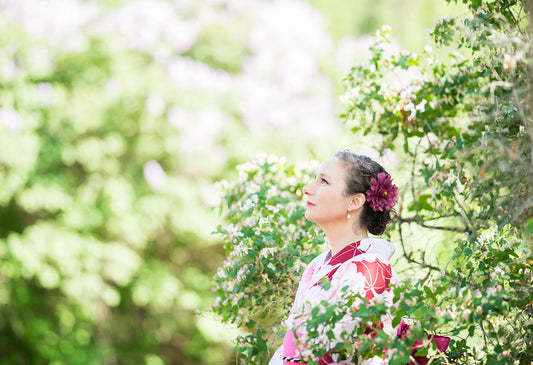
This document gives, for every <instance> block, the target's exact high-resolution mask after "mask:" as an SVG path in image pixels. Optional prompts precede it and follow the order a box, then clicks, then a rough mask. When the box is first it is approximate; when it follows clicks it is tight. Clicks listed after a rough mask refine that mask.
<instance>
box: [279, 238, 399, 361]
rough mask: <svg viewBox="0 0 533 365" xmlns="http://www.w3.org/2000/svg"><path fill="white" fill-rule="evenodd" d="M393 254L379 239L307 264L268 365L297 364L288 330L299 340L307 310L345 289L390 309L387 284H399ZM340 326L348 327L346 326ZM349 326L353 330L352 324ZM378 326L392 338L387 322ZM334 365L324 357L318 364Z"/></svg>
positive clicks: (334, 298)
mask: <svg viewBox="0 0 533 365" xmlns="http://www.w3.org/2000/svg"><path fill="white" fill-rule="evenodd" d="M394 251H395V249H394V246H393V245H392V244H391V243H389V242H387V241H385V240H383V239H379V238H366V239H363V240H361V241H358V242H354V243H352V244H350V245H348V246H346V247H344V248H343V249H342V250H341V251H339V252H338V253H337V254H335V255H334V256H333V257H332V255H331V250H329V251H326V252H324V253H322V254H320V255H319V256H317V257H316V258H315V259H314V260H313V261H311V263H310V264H309V265H308V266H307V267H306V269H305V271H304V273H303V275H302V278H301V279H300V283H299V285H298V291H297V293H296V297H295V299H294V304H293V306H292V309H291V312H290V314H289V318H288V320H287V325H288V327H289V330H288V331H287V332H286V334H285V337H284V339H283V345H282V346H281V347H280V348H279V349H278V350H277V351H276V352H275V354H274V356H273V357H272V359H271V360H270V363H269V365H289V364H294V363H295V362H296V363H302V362H300V361H298V360H300V359H301V357H300V354H299V349H298V347H297V346H296V342H297V339H296V338H295V336H294V332H293V330H292V329H295V330H296V334H297V336H298V337H301V336H302V332H303V331H305V330H304V328H305V323H304V322H305V317H306V316H305V314H306V313H308V314H310V311H311V308H313V307H314V306H316V305H317V304H319V303H320V302H321V301H322V300H326V301H329V302H331V303H333V302H336V301H338V300H339V299H340V296H341V294H342V288H344V287H346V286H348V287H349V290H351V291H353V292H355V293H359V294H360V295H361V296H362V297H364V298H366V299H372V298H376V299H378V300H382V301H385V302H386V303H388V304H389V305H391V304H392V293H391V291H390V289H389V284H399V283H400V279H399V278H398V275H396V273H395V272H394V270H393V269H392V267H391V265H390V263H389V259H390V257H391V256H392V255H393V254H394ZM325 280H327V281H329V282H330V286H329V289H328V290H326V289H324V287H323V286H322V285H320V283H322V282H323V281H325ZM302 313H303V314H304V315H303V316H302V315H301V314H302ZM351 321H352V322H353V320H351ZM344 325H350V323H345V324H344ZM352 325H353V326H355V324H352ZM382 325H383V330H384V331H385V332H387V333H389V334H390V336H395V335H396V331H395V330H394V329H393V328H392V321H391V320H385V321H384V323H382ZM299 328H300V329H299ZM282 357H285V358H289V361H286V360H282ZM291 360H292V361H291ZM295 360H296V361H295ZM336 363H337V362H336V361H335V355H331V356H329V355H327V354H326V355H324V357H322V359H320V360H319V364H321V365H325V364H336Z"/></svg>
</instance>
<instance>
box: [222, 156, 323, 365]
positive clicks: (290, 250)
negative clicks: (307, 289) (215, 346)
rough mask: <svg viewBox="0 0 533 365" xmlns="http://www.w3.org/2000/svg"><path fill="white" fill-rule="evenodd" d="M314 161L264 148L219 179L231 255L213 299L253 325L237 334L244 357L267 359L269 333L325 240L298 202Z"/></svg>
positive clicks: (229, 315)
mask: <svg viewBox="0 0 533 365" xmlns="http://www.w3.org/2000/svg"><path fill="white" fill-rule="evenodd" d="M313 169H315V170H316V164H315V163H309V164H304V165H298V166H294V165H289V164H287V162H286V161H285V160H284V159H278V158H276V157H274V156H260V157H258V159H257V160H254V161H251V162H248V163H246V164H244V165H241V166H239V167H238V170H239V178H238V179H237V181H235V182H233V183H228V182H225V181H222V182H219V183H218V186H219V188H220V189H221V191H222V192H223V195H222V202H221V205H222V206H221V208H222V209H224V211H225V212H226V217H227V220H228V223H229V224H228V225H226V226H219V227H218V229H217V232H218V233H219V234H221V236H222V238H223V240H224V242H225V246H226V254H227V257H226V260H225V261H224V264H223V265H222V267H221V268H220V269H219V270H218V272H217V274H216V276H215V279H214V290H215V291H216V293H217V295H218V296H217V300H216V303H215V305H214V307H213V310H214V312H215V313H218V314H220V315H222V320H223V321H226V322H229V323H234V324H236V325H239V326H241V325H242V326H245V327H246V328H248V329H249V330H251V331H252V333H251V334H246V335H243V336H241V337H239V338H238V339H237V348H238V351H239V353H240V358H241V360H242V361H243V363H246V364H252V363H257V364H260V363H263V362H262V361H261V359H264V358H265V352H266V350H267V339H268V336H271V335H272V333H273V332H272V329H273V328H277V327H276V326H277V325H278V324H280V323H281V322H282V321H283V320H284V319H285V317H286V314H287V312H288V310H289V309H290V305H291V304H292V300H293V298H294V295H295V294H296V287H297V284H298V280H299V278H300V275H301V274H302V272H303V268H304V267H305V264H306V263H308V262H309V261H311V260H312V259H313V258H314V257H315V256H316V254H317V253H318V252H319V251H318V248H319V247H318V246H319V245H320V244H321V243H322V242H323V238H322V234H320V233H318V231H317V227H316V226H314V225H313V224H312V223H310V222H309V221H307V220H306V219H305V217H304V211H305V210H304V207H303V205H302V204H299V203H298V200H300V198H301V197H302V188H303V185H304V182H305V181H306V180H307V176H308V175H309V174H310V173H311V171H313Z"/></svg>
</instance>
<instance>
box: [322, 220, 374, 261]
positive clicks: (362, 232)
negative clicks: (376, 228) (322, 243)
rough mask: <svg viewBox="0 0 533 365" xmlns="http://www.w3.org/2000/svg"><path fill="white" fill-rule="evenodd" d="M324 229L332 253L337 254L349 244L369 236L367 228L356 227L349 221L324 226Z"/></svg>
mask: <svg viewBox="0 0 533 365" xmlns="http://www.w3.org/2000/svg"><path fill="white" fill-rule="evenodd" d="M322 230H323V231H324V233H325V235H326V237H327V239H328V242H329V246H330V248H331V254H332V255H335V254H337V253H338V252H339V251H341V250H342V249H343V248H344V247H346V246H348V245H349V244H352V243H354V242H357V241H360V240H362V239H364V238H368V233H367V231H366V229H354V227H352V225H351V224H349V223H348V222H347V223H344V224H342V225H336V226H327V227H322Z"/></svg>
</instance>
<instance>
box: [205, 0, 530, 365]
mask: <svg viewBox="0 0 533 365" xmlns="http://www.w3.org/2000/svg"><path fill="white" fill-rule="evenodd" d="M447 1H448V2H452V0H447ZM454 2H457V1H454ZM463 2H464V3H465V4H467V7H468V9H469V12H468V13H467V14H465V15H464V16H462V17H455V18H451V17H448V18H444V19H441V20H439V21H438V22H437V23H436V24H435V28H434V29H433V31H432V33H431V36H432V39H433V45H432V46H431V47H430V46H428V47H426V49H425V51H424V52H423V53H422V54H420V55H417V54H415V53H413V52H408V51H398V52H394V51H390V49H389V48H387V47H386V44H387V43H388V42H389V41H390V38H389V37H390V34H391V32H392V30H391V29H389V28H388V27H383V28H382V29H380V30H378V31H377V33H376V35H375V44H374V45H373V46H372V47H371V49H370V50H371V57H370V59H369V63H368V64H364V65H358V66H354V67H353V68H352V70H351V72H350V74H349V75H348V77H347V78H346V89H347V92H346V93H345V94H344V95H343V96H342V97H341V100H342V101H343V102H344V103H345V106H346V112H345V114H344V117H345V118H346V119H347V122H348V123H351V125H352V126H353V129H354V131H359V130H360V131H363V133H364V134H368V133H378V134H380V135H381V136H382V141H381V144H380V146H377V147H378V148H379V149H380V151H382V152H384V151H385V150H386V149H393V150H394V149H395V146H396V145H400V146H402V150H403V152H402V153H403V154H404V160H405V164H407V165H408V166H409V169H408V171H410V173H409V174H410V176H409V179H408V181H407V183H406V184H405V186H401V187H400V191H401V196H400V204H399V206H398V215H397V217H396V219H395V222H394V226H393V227H392V228H393V229H394V232H393V235H392V236H391V237H392V239H393V240H394V241H395V243H398V244H399V246H400V247H402V249H403V255H404V259H405V260H406V262H407V263H409V264H410V266H411V267H412V268H413V270H415V268H416V269H417V270H418V272H422V273H423V275H422V276H421V277H422V278H421V279H418V278H417V276H413V278H412V279H406V280H405V281H404V284H402V285H400V286H395V287H392V288H391V290H392V293H393V294H394V295H393V296H391V297H389V298H387V300H383V299H381V300H380V299H379V298H376V299H375V300H371V301H367V300H363V298H362V297H361V295H360V293H357V291H355V292H354V291H352V290H347V291H346V292H345V293H344V294H343V295H342V296H341V298H340V299H339V300H338V301H335V302H322V303H320V304H319V305H318V306H317V307H314V308H308V310H307V311H306V314H305V315H306V318H305V321H306V325H305V331H306V332H305V333H304V336H302V338H301V341H300V343H299V346H300V348H301V349H302V353H301V355H302V356H303V358H304V359H305V360H306V361H308V363H309V364H316V363H317V359H319V358H321V357H322V355H323V354H325V353H328V354H330V355H331V356H334V358H336V359H337V362H338V363H341V364H352V363H360V364H382V363H390V364H405V363H408V362H409V361H414V358H415V357H417V356H425V357H428V358H429V359H430V361H432V363H439V364H444V363H446V364H450V363H457V364H471V363H479V364H530V363H531V362H532V361H533V354H532V353H531V348H532V346H533V308H532V306H531V303H532V300H533V298H532V288H533V276H532V275H533V274H532V273H533V260H532V255H531V244H532V243H533V237H532V235H531V234H532V233H533V217H532V213H531V212H532V208H533V194H532V193H533V184H532V181H533V164H532V156H533V144H532V139H533V123H532V120H531V110H530V107H529V101H530V100H531V99H530V97H529V94H528V88H529V81H528V77H527V76H528V74H529V72H530V65H531V41H530V34H529V30H528V29H529V24H528V19H526V15H527V10H528V9H526V4H525V2H523V1H517V0H514V1H513V0H477V1H466V0H465V1H463ZM444 53H448V55H447V56H443V54H444ZM313 172H314V171H309V170H308V169H305V168H302V167H297V166H293V165H288V164H287V163H286V162H285V161H283V160H281V159H276V158H272V157H269V158H267V157H263V158H260V159H258V160H256V161H254V162H252V163H250V164H248V165H244V166H242V167H241V172H240V177H239V179H238V180H237V181H235V182H233V183H225V184H224V185H223V192H224V203H223V205H224V208H223V210H222V211H223V212H224V216H225V217H226V219H227V221H228V225H227V226H223V227H222V226H221V227H219V229H218V232H219V233H221V234H222V237H223V238H224V241H225V244H226V249H227V254H228V256H227V261H226V263H225V264H224V266H223V267H222V268H221V269H220V270H219V272H218V274H217V275H216V277H215V290H216V291H217V294H218V299H217V304H216V305H215V307H214V311H215V312H217V313H219V314H221V315H222V316H223V320H224V321H227V322H232V323H236V324H237V325H244V326H245V327H247V328H248V329H249V331H251V333H248V334H246V335H244V336H242V337H240V338H239V339H238V340H237V341H236V349H237V353H238V357H239V359H240V361H242V363H246V364H261V363H265V362H266V361H267V359H268V358H269V357H270V356H271V354H272V351H271V350H272V349H274V348H275V347H276V346H277V345H278V344H279V342H280V340H279V338H280V336H276V333H278V334H281V335H282V334H283V332H284V330H285V329H286V328H285V327H283V326H278V325H277V323H281V322H282V321H283V320H284V319H285V318H286V316H287V314H288V309H289V307H290V304H291V303H292V299H293V297H294V294H295V293H294V290H295V288H296V285H297V280H298V279H299V275H300V274H301V272H302V268H303V266H304V265H305V264H306V263H307V262H309V261H310V260H311V259H312V258H313V257H314V256H315V255H316V254H317V253H318V251H319V248H321V246H320V244H321V243H322V240H323V237H322V236H321V235H320V234H319V233H318V232H317V229H316V227H315V226H313V225H312V224H310V223H309V222H307V221H306V220H305V219H304V216H303V206H302V205H299V204H298V201H299V200H301V199H300V198H301V192H300V190H301V187H302V184H303V183H305V182H306V181H307V174H308V173H313ZM413 227H418V228H413ZM416 229H418V231H416ZM413 230H415V231H416V232H418V233H417V234H418V235H419V236H422V237H421V239H423V238H424V234H423V233H422V234H421V233H420V232H428V231H431V232H441V233H442V241H443V242H444V243H445V244H446V247H448V251H449V252H452V254H450V255H449V256H448V258H449V259H448V260H447V262H444V263H443V262H435V260H431V259H429V258H426V256H425V252H424V251H421V252H419V253H420V255H418V254H417V255H416V256H415V255H414V254H415V253H416V252H410V251H409V248H408V247H407V246H406V244H405V243H406V240H407V236H408V234H409V232H410V231H413ZM418 239H420V238H418ZM418 257H420V258H418ZM402 321H404V322H405V323H404V324H402ZM405 324H407V325H405ZM398 326H400V327H398ZM397 328H400V331H397ZM433 335H444V336H447V337H450V338H451V342H450V345H449V347H448V349H447V350H446V351H445V352H441V351H440V350H439V349H438V348H437V345H436V344H435V342H434V341H431V336H433Z"/></svg>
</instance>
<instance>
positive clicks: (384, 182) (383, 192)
mask: <svg viewBox="0 0 533 365" xmlns="http://www.w3.org/2000/svg"><path fill="white" fill-rule="evenodd" d="M370 184H371V185H372V186H371V187H370V190H367V191H366V200H368V202H369V203H370V207H371V208H372V209H374V211H378V210H379V211H381V212H382V211H383V208H385V209H387V210H390V209H392V207H394V204H395V203H396V201H397V200H398V187H397V186H396V185H394V184H393V183H392V177H391V176H390V175H388V174H387V173H385V172H380V173H379V174H378V179H377V180H376V179H374V178H372V179H371V180H370Z"/></svg>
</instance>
